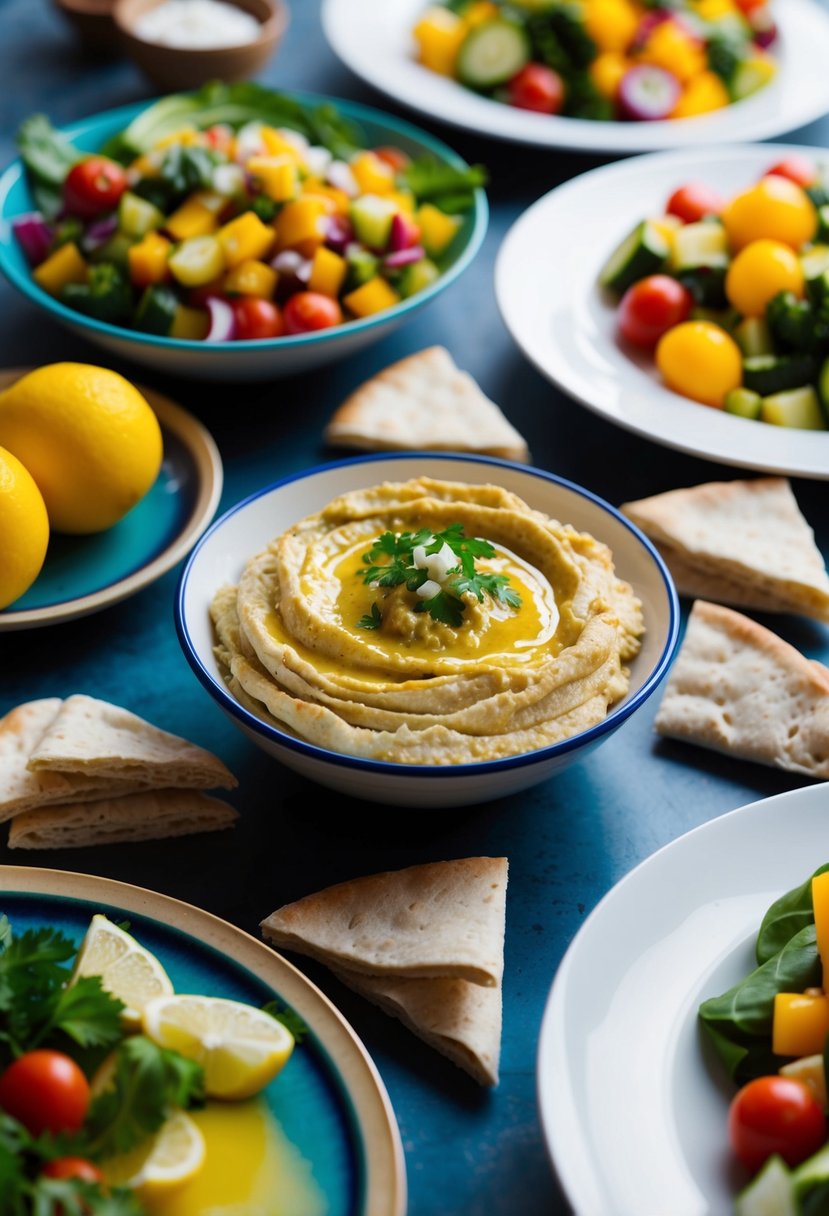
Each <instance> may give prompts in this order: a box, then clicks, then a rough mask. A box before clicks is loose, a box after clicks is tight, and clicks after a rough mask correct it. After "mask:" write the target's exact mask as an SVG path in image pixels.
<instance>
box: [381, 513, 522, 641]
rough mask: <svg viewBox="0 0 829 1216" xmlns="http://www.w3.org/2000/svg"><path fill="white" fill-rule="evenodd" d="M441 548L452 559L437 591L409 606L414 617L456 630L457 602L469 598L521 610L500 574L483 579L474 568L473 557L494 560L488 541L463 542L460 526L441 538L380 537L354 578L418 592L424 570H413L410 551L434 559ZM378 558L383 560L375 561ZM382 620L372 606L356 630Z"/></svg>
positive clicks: (460, 605)
mask: <svg viewBox="0 0 829 1216" xmlns="http://www.w3.org/2000/svg"><path fill="white" fill-rule="evenodd" d="M444 545H448V547H449V548H450V549H451V550H452V553H453V554H454V555H455V557H456V558H457V559H458V564H457V565H456V566H453V567H452V568H451V569H450V570H449V572H448V575H447V578H446V581H445V582H444V584H443V585H442V587H441V590H440V591H439V592H438V593H437V594H436V595H434V596H432V597H430V598H421V599H419V600H418V601H417V603H416V604H415V605H414V611H415V612H428V613H429V615H430V616H431V617H432V619H433V620H435V621H441V622H443V623H444V624H446V625H450V626H452V627H454V628H457V627H458V626H459V625H460V624H461V623H462V622H463V614H464V612H465V610H466V603H465V601H464V600H463V599H462V598H461V597H462V596H464V595H473V596H474V597H475V598H476V599H477V600H478V602H479V603H483V601H484V598H485V597H486V596H490V598H491V599H493V600H495V601H497V602H498V603H501V604H506V605H507V606H508V607H510V608H520V607H521V597H520V595H519V594H518V593H517V592H516V591H514V590H513V589H512V588H511V587H510V586H509V577H508V576H507V575H505V574H486V573H483V572H481V571H480V570H478V568H477V567H476V565H475V562H476V559H477V558H479V557H494V556H495V549H494V547H493V545H491V544H490V542H489V541H488V540H484V539H483V538H481V537H479V536H466V535H465V534H464V530H463V524H459V523H457V524H450V525H449V527H448V528H445V529H444V531H442V532H435V533H432V532H430V531H429V529H428V528H421V529H419V531H417V532H384V533H383V534H382V535H381V536H379V537H378V538H377V540H376V541H375V542H374V544H373V545H372V547H371V549H370V550H369V551H368V553H365V554H364V555H363V562H364V563H365V565H366V569H365V570H361V571H360V574H361V577H362V580H363V582H364V583H367V584H369V585H370V586H373V587H399V586H401V585H402V584H404V583H405V585H406V589H407V590H408V591H412V592H416V591H418V590H419V589H420V588H421V587H422V586H423V584H424V583H425V582H427V581H428V579H429V572H428V570H426V569H424V568H422V567H420V566H416V565H415V564H414V551H415V549H416V548H417V547H418V546H423V549H424V552H425V553H426V555H427V556H429V555H431V554H433V553H439V552H440V551H441V549H442V548H443V546H444ZM381 558H385V559H387V560H385V561H382V562H381V561H380V559H381ZM381 622H382V616H381V613H380V609H379V607H378V606H377V604H376V603H375V604H372V606H371V614H370V615H366V616H363V617H361V618H360V620H359V621H358V622H357V626H358V628H360V629H377V628H379V626H380V624H381Z"/></svg>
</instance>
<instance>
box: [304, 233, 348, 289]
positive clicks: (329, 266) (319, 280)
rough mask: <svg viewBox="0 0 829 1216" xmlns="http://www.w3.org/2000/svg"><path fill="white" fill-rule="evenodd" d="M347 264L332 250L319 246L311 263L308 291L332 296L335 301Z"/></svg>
mask: <svg viewBox="0 0 829 1216" xmlns="http://www.w3.org/2000/svg"><path fill="white" fill-rule="evenodd" d="M347 270H348V263H347V262H346V260H345V258H341V257H340V255H339V254H338V253H334V251H333V249H326V247H325V246H324V245H320V247H319V249H318V250H317V251H316V253H315V254H314V260H313V261H312V263H311V275H310V277H309V279H308V290H309V291H319V292H322V294H323V295H324V296H333V297H334V299H335V300H336V298H337V296H338V295H339V294H340V288H341V287H342V285H343V281H344V280H345V275H346V271H347Z"/></svg>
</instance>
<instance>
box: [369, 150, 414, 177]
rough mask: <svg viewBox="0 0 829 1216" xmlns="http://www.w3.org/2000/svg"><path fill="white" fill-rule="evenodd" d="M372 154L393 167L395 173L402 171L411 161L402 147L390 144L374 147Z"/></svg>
mask: <svg viewBox="0 0 829 1216" xmlns="http://www.w3.org/2000/svg"><path fill="white" fill-rule="evenodd" d="M374 155H375V156H376V157H377V158H378V159H379V160H382V161H383V162H384V164H387V165H389V166H390V167H391V168H392V169H394V171H395V173H400V172H402V170H403V169H406V168H408V166H409V165H410V164H411V163H412V158H411V157H410V156H407V154H406V153H405V152H404V151H403V149H402V148H393V147H391V146H390V145H389V146H384V147H382V148H375V149H374Z"/></svg>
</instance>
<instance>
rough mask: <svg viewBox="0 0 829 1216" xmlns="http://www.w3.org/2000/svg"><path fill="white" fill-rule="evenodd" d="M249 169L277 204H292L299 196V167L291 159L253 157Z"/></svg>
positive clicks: (284, 157) (249, 162)
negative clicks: (292, 200)
mask: <svg viewBox="0 0 829 1216" xmlns="http://www.w3.org/2000/svg"><path fill="white" fill-rule="evenodd" d="M247 168H248V172H249V173H252V174H253V176H254V177H255V178H256V179H257V181H258V182H259V183H260V185H261V187H262V189H263V190H264V192H265V194H267V196H268V198H272V199H273V201H274V202H275V203H287V202H290V200H291V199H292V198H296V197H297V195H298V194H299V165H298V164H297V162H296V161H295V160H291V159H290V157H288V156H282V155H280V156H252V157H251V158H250V160H249V161H248V164H247Z"/></svg>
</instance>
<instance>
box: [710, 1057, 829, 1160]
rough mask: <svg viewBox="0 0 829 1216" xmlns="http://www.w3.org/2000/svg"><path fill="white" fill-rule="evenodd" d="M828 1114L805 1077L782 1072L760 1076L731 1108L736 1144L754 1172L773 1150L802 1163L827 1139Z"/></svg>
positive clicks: (732, 1136) (731, 1128) (738, 1095)
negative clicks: (801, 1079)
mask: <svg viewBox="0 0 829 1216" xmlns="http://www.w3.org/2000/svg"><path fill="white" fill-rule="evenodd" d="M826 1131H827V1129H826V1119H825V1117H824V1114H823V1109H822V1107H821V1105H820V1103H819V1102H818V1100H817V1098H816V1097H815V1095H814V1094H813V1093H812V1091H811V1090H810V1089H809V1087H808V1085H806V1084H805V1083H804V1082H803V1081H798V1080H796V1079H795V1078H794V1077H782V1076H780V1075H779V1074H777V1075H775V1076H769V1077H757V1078H756V1080H754V1081H749V1082H748V1084H747V1085H744V1086H743V1087H742V1089H740V1090H738V1092H737V1093H736V1094H735V1096H734V1098H733V1099H732V1101H731V1106H730V1107H729V1111H728V1135H729V1139H730V1141H731V1147H732V1148H733V1150H734V1152H735V1153H736V1155H737V1156H738V1157H739V1159H740V1161H742V1163H743V1165H745V1166H746V1168H747V1169H749V1170H751V1172H752V1173H756V1171H757V1170H759V1169H760V1167H761V1165H762V1164H763V1162H764V1161H766V1160H767V1159H768V1158H769V1157H770V1156H771V1155H772V1153H779V1154H780V1156H781V1157H782V1158H783V1160H784V1161H786V1162H788V1164H789V1165H791V1166H795V1165H798V1164H799V1163H800V1162H801V1161H805V1160H806V1158H807V1157H811V1155H812V1153H815V1152H817V1150H818V1149H819V1148H820V1147H821V1145H822V1144H823V1143H824V1142H825V1140H826Z"/></svg>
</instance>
